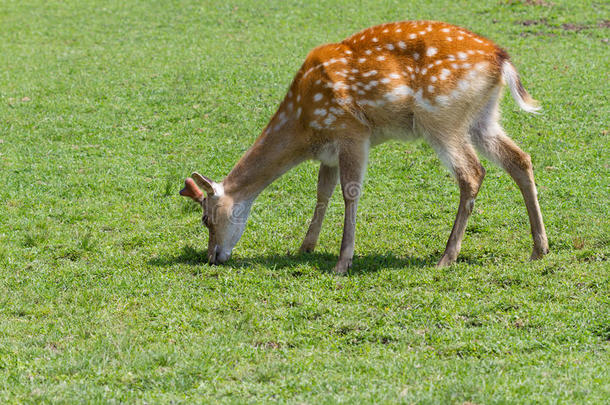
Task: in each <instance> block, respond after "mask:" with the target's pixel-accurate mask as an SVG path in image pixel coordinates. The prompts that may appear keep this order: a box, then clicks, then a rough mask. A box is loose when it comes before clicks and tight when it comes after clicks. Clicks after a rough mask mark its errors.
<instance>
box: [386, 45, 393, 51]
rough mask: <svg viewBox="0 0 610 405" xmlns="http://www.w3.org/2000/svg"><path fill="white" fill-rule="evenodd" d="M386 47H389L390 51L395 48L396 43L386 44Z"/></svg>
mask: <svg viewBox="0 0 610 405" xmlns="http://www.w3.org/2000/svg"><path fill="white" fill-rule="evenodd" d="M385 47H386V48H388V49H389V50H390V51H393V50H394V45H392V44H386V46H385Z"/></svg>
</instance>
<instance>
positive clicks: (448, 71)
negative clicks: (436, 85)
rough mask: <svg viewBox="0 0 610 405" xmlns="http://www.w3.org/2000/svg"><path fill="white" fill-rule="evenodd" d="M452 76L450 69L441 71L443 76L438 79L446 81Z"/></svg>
mask: <svg viewBox="0 0 610 405" xmlns="http://www.w3.org/2000/svg"><path fill="white" fill-rule="evenodd" d="M450 75H451V71H450V70H449V69H443V70H441V74H440V76H439V77H438V78H439V79H440V80H445V79H447V78H448V77H449V76H450Z"/></svg>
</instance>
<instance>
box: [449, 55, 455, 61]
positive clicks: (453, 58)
mask: <svg viewBox="0 0 610 405" xmlns="http://www.w3.org/2000/svg"><path fill="white" fill-rule="evenodd" d="M447 59H448V60H455V56H453V55H447Z"/></svg>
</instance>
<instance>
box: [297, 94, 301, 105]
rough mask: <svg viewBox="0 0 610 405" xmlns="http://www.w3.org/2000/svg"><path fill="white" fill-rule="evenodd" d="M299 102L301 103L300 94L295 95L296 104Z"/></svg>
mask: <svg viewBox="0 0 610 405" xmlns="http://www.w3.org/2000/svg"><path fill="white" fill-rule="evenodd" d="M299 101H301V95H300V94H297V103H298V102H299Z"/></svg>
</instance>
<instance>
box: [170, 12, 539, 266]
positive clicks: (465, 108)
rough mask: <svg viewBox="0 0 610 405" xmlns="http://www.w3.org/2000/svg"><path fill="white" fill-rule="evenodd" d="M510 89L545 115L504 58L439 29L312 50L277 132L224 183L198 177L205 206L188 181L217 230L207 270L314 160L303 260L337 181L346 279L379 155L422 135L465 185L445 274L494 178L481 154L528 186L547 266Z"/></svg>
mask: <svg viewBox="0 0 610 405" xmlns="http://www.w3.org/2000/svg"><path fill="white" fill-rule="evenodd" d="M504 81H506V82H507V83H508V85H509V88H510V90H511V93H512V94H513V97H514V98H515V100H516V101H517V103H518V104H519V106H521V108H523V109H525V110H526V111H529V112H535V111H537V107H536V105H535V101H534V100H533V99H532V98H531V97H530V95H529V94H528V93H527V91H525V89H524V88H523V86H522V84H521V81H520V79H519V75H518V74H517V71H516V70H515V68H514V66H513V65H512V64H511V63H510V61H509V56H508V54H507V53H506V52H505V51H503V50H502V49H501V48H499V47H498V46H497V45H495V44H494V43H493V42H492V41H490V40H488V39H486V38H483V37H481V36H478V35H476V34H474V33H472V32H470V31H468V30H465V29H463V28H460V27H456V26H453V25H450V24H446V23H442V22H434V21H405V22H397V23H389V24H384V25H380V26H377V27H371V28H368V29H366V30H364V31H361V32H359V33H357V34H354V35H352V36H351V37H349V38H347V39H345V40H343V41H342V42H340V43H335V44H327V45H322V46H319V47H317V48H315V49H314V50H312V51H311V52H310V53H309V55H308V56H307V58H306V59H305V62H304V63H303V65H302V66H301V68H300V69H299V71H298V72H297V74H296V76H295V78H294V80H293V82H292V84H291V85H290V88H289V90H288V93H287V94H286V97H285V98H284V100H283V101H282V103H281V104H280V106H279V108H278V110H277V112H276V113H275V115H274V116H273V117H272V118H271V120H270V121H269V124H267V126H266V127H265V129H264V130H263V132H262V134H261V135H260V136H259V137H258V139H257V140H256V142H255V143H254V145H253V146H252V147H251V148H250V149H249V150H248V151H247V152H246V153H245V154H244V156H243V157H242V158H241V159H240V161H239V162H238V163H237V164H236V165H235V167H234V168H233V170H231V172H230V173H229V174H228V176H227V177H226V178H225V179H224V180H223V181H222V183H215V182H213V181H212V180H210V179H208V178H206V177H204V176H201V175H198V174H195V175H194V177H195V181H196V182H197V183H198V184H199V186H201V187H203V188H204V189H205V190H206V192H207V197H206V198H202V192H201V191H199V189H198V188H197V185H196V184H195V181H193V180H187V182H186V187H185V189H184V190H183V191H182V195H185V196H188V197H190V198H192V199H193V200H195V201H197V202H198V203H200V204H201V205H202V207H203V211H204V213H203V222H204V224H205V225H206V226H207V227H208V228H209V230H210V238H209V242H208V259H209V261H210V263H222V262H224V261H226V260H228V259H229V257H230V255H231V252H232V249H233V247H234V246H235V244H236V243H237V241H238V240H239V238H240V237H241V234H242V232H243V230H244V227H245V224H246V220H247V217H248V213H249V210H250V206H251V204H252V202H253V201H254V199H255V198H256V196H257V195H258V194H259V193H260V192H261V191H262V190H263V189H264V188H265V187H266V186H267V185H269V184H270V183H271V182H272V181H274V180H275V179H276V178H278V177H279V176H281V175H282V174H283V173H285V172H286V171H287V170H289V169H290V168H292V167H294V166H295V165H297V164H299V163H300V162H302V161H304V160H307V159H317V160H320V161H321V165H320V173H319V177H318V196H317V198H318V204H317V205H316V210H315V212H314V216H313V219H312V221H311V224H310V226H309V230H308V231H307V235H306V236H305V239H304V241H303V244H302V245H301V251H304V252H309V251H312V250H313V249H314V247H315V245H316V243H317V240H318V235H319V233H320V229H321V224H322V220H323V218H324V213H325V211H326V206H327V204H328V201H329V199H330V197H331V195H332V193H333V190H334V189H335V187H336V184H337V183H338V182H340V183H341V188H342V191H343V198H344V201H345V223H344V229H343V240H342V242H341V251H340V254H339V261H338V263H337V265H336V267H335V271H336V272H338V273H345V272H346V271H347V268H348V267H349V266H350V265H351V261H352V257H353V254H354V241H355V222H356V207H357V205H358V199H359V196H360V194H361V186H362V180H363V177H364V172H365V168H366V163H367V159H368V152H369V149H370V147H372V146H374V145H376V144H378V143H381V142H384V141H386V140H388V139H392V138H394V139H403V140H404V139H412V138H416V137H423V138H424V139H425V140H426V141H427V142H428V143H429V144H430V145H431V146H432V147H433V148H434V149H435V151H436V152H437V154H438V155H439V157H440V158H441V160H442V161H443V162H444V163H445V164H446V165H447V167H448V168H449V169H450V170H451V172H452V173H453V174H454V176H455V177H456V179H457V182H458V184H459V187H460V204H459V208H458V213H457V217H456V219H455V223H454V225H453V229H452V231H451V235H450V237H449V240H448V242H447V246H446V248H445V252H444V254H443V256H442V257H441V259H440V261H439V262H438V265H439V266H444V265H449V264H451V263H453V262H454V261H455V260H456V258H457V255H458V253H459V250H460V246H461V242H462V238H463V236H464V231H465V229H466V223H467V221H468V218H469V216H470V213H471V212H472V208H473V204H474V199H475V197H476V196H477V193H478V191H479V187H480V185H481V182H482V181H483V177H484V176H485V169H484V168H483V167H482V166H481V163H480V162H479V159H478V157H477V155H476V153H475V151H474V148H477V149H478V150H479V151H480V152H482V153H483V154H485V155H486V156H488V157H489V158H490V159H492V160H493V161H495V162H497V163H499V164H500V166H501V167H502V168H504V169H505V170H506V171H507V172H508V173H509V174H510V175H511V177H512V178H513V179H514V180H515V181H516V182H517V184H518V185H519V189H520V190H521V192H522V194H523V197H524V199H525V204H526V207H527V210H528V215H529V219H530V224H531V231H532V236H533V239H534V250H533V253H532V256H531V257H532V259H536V258H539V257H542V256H543V255H544V254H545V253H546V252H547V251H548V242H547V238H546V232H545V229H544V224H543V222H542V215H541V213H540V207H539V206H538V200H537V197H536V187H535V184H534V175H533V171H532V164H531V160H530V157H529V156H528V155H527V154H526V153H525V152H523V151H522V150H521V149H519V147H518V146H517V145H516V144H515V143H514V142H513V141H512V140H511V139H510V138H509V137H508V136H507V135H506V134H505V133H504V131H503V129H502V127H501V126H500V124H499V95H500V93H501V90H502V87H503V85H504Z"/></svg>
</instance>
